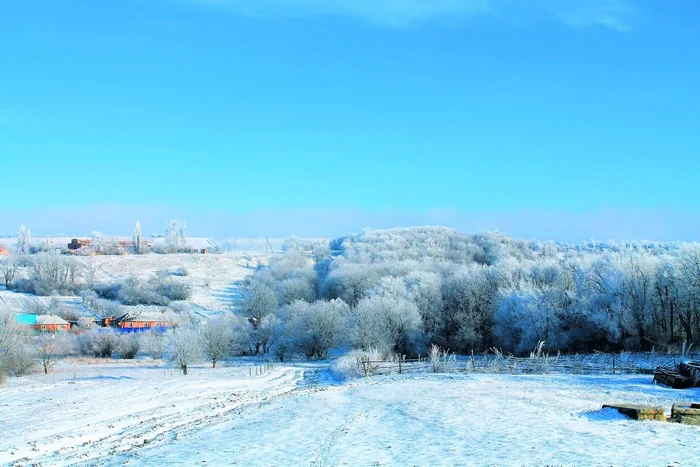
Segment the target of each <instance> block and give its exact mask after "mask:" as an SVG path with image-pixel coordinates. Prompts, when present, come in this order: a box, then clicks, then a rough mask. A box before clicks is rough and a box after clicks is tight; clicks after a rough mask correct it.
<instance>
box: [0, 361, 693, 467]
mask: <svg viewBox="0 0 700 467" xmlns="http://www.w3.org/2000/svg"><path fill="white" fill-rule="evenodd" d="M310 368H313V367H310ZM307 370H309V367H303V366H280V367H276V368H274V369H272V370H271V371H270V372H269V373H267V374H265V375H264V376H259V377H255V376H253V377H252V378H251V377H249V376H248V374H247V371H248V370H247V368H246V367H238V368H221V369H217V370H210V369H206V368H197V369H195V371H193V373H192V375H190V376H188V377H187V378H185V377H181V376H177V375H175V376H170V373H169V370H166V371H165V373H164V370H163V369H162V368H138V369H132V370H129V371H127V369H126V368H124V369H122V370H120V371H117V370H113V371H111V372H109V373H110V375H112V374H113V376H110V377H109V378H107V377H105V376H100V377H97V378H93V379H87V378H84V379H81V380H79V381H76V382H75V384H71V382H70V381H63V382H58V383H50V384H49V383H42V382H36V383H34V382H33V381H35V380H34V379H32V380H31V381H32V382H30V383H29V384H25V386H24V387H20V386H18V385H13V386H12V387H8V388H5V389H0V414H2V421H1V422H0V429H1V430H2V433H3V436H2V439H1V440H0V453H1V454H0V462H1V463H11V462H12V461H16V460H18V459H22V458H29V461H28V462H27V463H36V462H38V463H42V464H44V465H49V464H50V465H69V464H71V465H72V464H79V465H122V464H124V463H128V464H129V465H181V464H183V463H184V464H187V465H194V464H200V465H202V464H206V465H311V466H321V465H545V464H550V465H552V464H553V465H625V466H627V465H645V466H646V465H663V466H667V465H694V462H695V460H697V459H700V446H699V445H698V443H697V439H698V438H699V437H700V428H698V427H692V426H685V425H677V424H669V423H661V422H635V421H632V420H628V419H626V418H624V417H622V416H620V415H618V414H616V413H613V412H609V411H600V407H601V405H602V404H603V403H611V402H628V403H650V404H658V405H662V406H664V407H665V408H666V409H667V410H670V407H671V403H672V402H673V401H678V400H691V399H694V400H698V399H700V391H698V390H697V389H693V390H686V391H674V390H671V389H667V388H663V387H657V386H654V385H653V384H651V382H650V377H649V376H617V377H610V376H600V377H596V376H573V375H569V376H556V375H554V376H551V375H550V376H509V375H414V376H404V377H398V376H397V377H384V378H382V377H378V378H371V379H368V380H361V381H356V382H351V383H346V384H342V385H320V386H316V385H313V384H306V383H307V382H308V380H309V378H307V379H304V372H305V371H307ZM105 371H106V370H105ZM129 374H131V376H129ZM159 375H160V376H159ZM311 379H312V378H311ZM7 433H9V436H6V434H7Z"/></svg>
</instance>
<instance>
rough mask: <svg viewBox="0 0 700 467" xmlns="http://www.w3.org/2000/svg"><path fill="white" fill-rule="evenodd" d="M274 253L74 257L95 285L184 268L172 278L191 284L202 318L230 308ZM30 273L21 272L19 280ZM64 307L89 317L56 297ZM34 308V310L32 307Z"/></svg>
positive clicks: (5, 297)
mask: <svg viewBox="0 0 700 467" xmlns="http://www.w3.org/2000/svg"><path fill="white" fill-rule="evenodd" d="M273 255H274V254H270V253H264V252H262V253H261V252H239V253H225V254H207V255H202V254H175V255H158V254H147V255H124V256H76V257H75V259H76V261H78V262H79V263H80V265H81V266H82V271H84V272H85V274H91V275H93V276H94V280H95V282H106V283H110V282H124V281H125V280H126V279H127V278H129V277H132V276H133V277H137V278H139V279H142V280H144V281H145V280H147V279H148V278H149V277H152V276H153V275H155V274H156V273H158V272H163V271H166V272H171V273H175V272H177V271H178V270H179V269H181V268H184V269H185V270H186V271H187V275H186V276H179V275H173V280H177V281H183V282H186V283H187V284H189V285H190V287H191V289H192V296H191V297H190V299H189V300H187V302H188V303H189V304H190V305H192V307H193V311H195V312H196V313H199V314H201V315H204V316H209V315H213V314H217V313H220V312H222V311H225V310H228V309H230V307H231V305H232V304H233V303H234V302H235V300H236V298H237V297H238V296H239V295H238V294H239V292H238V283H239V281H241V280H242V279H244V278H245V277H247V276H249V275H251V274H252V273H253V272H254V271H255V268H256V267H258V266H260V265H266V264H268V262H269V260H270V258H271V257H272V256H273ZM28 274H29V270H28V269H27V268H23V269H20V273H19V274H18V277H22V276H26V275H28ZM3 287H4V286H3ZM59 298H60V300H61V301H62V302H63V304H64V305H65V306H67V307H69V308H71V309H73V310H75V311H76V312H77V313H78V314H79V315H82V316H91V313H90V311H89V310H87V309H85V307H84V306H83V305H82V302H81V300H80V298H78V297H59ZM0 300H2V301H4V302H5V303H6V304H7V305H8V306H9V307H10V308H11V309H17V310H20V309H25V310H26V309H32V307H31V306H29V307H28V306H27V303H28V302H31V301H34V302H41V303H42V304H43V305H44V306H48V305H49V304H50V302H51V300H52V297H35V296H31V295H26V294H18V293H14V292H8V291H5V290H2V289H0ZM35 308H36V307H35Z"/></svg>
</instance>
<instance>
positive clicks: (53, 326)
mask: <svg viewBox="0 0 700 467" xmlns="http://www.w3.org/2000/svg"><path fill="white" fill-rule="evenodd" d="M33 328H34V329H35V330H37V331H43V332H59V331H70V323H69V322H68V321H66V320H65V319H63V318H61V317H60V316H56V315H39V316H37V317H36V324H35V325H34V326H33Z"/></svg>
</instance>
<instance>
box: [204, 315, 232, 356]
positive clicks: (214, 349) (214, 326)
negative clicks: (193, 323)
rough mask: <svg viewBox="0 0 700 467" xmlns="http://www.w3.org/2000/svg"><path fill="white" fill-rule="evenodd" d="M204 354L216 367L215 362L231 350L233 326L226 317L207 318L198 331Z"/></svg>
mask: <svg viewBox="0 0 700 467" xmlns="http://www.w3.org/2000/svg"><path fill="white" fill-rule="evenodd" d="M200 336H201V340H202V349H203V352H204V356H205V357H206V358H207V359H208V360H209V361H210V362H211V367H212V368H216V364H217V362H219V360H221V359H222V358H224V357H225V356H226V355H227V354H229V353H230V352H231V349H232V347H233V339H234V334H233V326H232V323H231V321H230V320H229V319H227V318H226V317H219V318H215V319H211V320H209V321H208V322H207V323H206V324H205V325H204V326H203V327H202V330H201V333H200Z"/></svg>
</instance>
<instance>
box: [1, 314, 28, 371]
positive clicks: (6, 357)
mask: <svg viewBox="0 0 700 467" xmlns="http://www.w3.org/2000/svg"><path fill="white" fill-rule="evenodd" d="M25 339H26V332H25V330H24V329H23V328H22V327H21V326H20V325H18V324H17V323H16V322H15V315H14V313H13V312H11V311H10V309H9V308H7V306H5V305H4V304H3V303H0V383H1V382H2V381H3V379H4V377H5V375H6V374H7V373H9V372H11V371H12V368H13V367H14V364H15V355H16V354H17V353H18V352H19V351H20V350H21V346H22V345H24V342H25Z"/></svg>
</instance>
